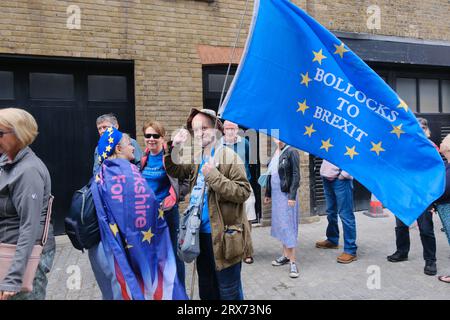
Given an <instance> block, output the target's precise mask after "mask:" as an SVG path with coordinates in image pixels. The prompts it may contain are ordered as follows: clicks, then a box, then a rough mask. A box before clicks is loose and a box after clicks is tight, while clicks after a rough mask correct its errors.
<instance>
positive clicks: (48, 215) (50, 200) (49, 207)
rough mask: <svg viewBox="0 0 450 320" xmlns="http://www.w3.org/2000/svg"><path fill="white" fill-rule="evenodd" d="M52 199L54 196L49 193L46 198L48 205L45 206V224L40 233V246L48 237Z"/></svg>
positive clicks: (43, 244)
mask: <svg viewBox="0 0 450 320" xmlns="http://www.w3.org/2000/svg"><path fill="white" fill-rule="evenodd" d="M53 199H55V197H54V196H53V195H50V196H49V198H48V206H47V215H46V217H45V226H44V234H43V235H42V240H41V242H42V246H45V244H46V243H47V239H48V230H49V229H50V220H51V217H52V206H53Z"/></svg>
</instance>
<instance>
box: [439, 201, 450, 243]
mask: <svg viewBox="0 0 450 320" xmlns="http://www.w3.org/2000/svg"><path fill="white" fill-rule="evenodd" d="M436 209H437V212H438V214H439V217H440V218H441V221H442V225H443V226H444V231H445V234H446V235H447V240H448V244H449V245H450V203H444V204H438V205H437V206H436Z"/></svg>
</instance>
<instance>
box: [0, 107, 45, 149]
mask: <svg viewBox="0 0 450 320" xmlns="http://www.w3.org/2000/svg"><path fill="white" fill-rule="evenodd" d="M0 125H2V126H3V127H6V128H8V129H11V130H13V131H14V133H15V135H16V137H17V139H18V140H19V141H20V144H21V148H24V147H26V146H29V145H30V144H32V143H33V141H34V139H36V136H37V135H38V125H37V123H36V120H35V119H34V117H33V116H32V115H31V114H30V113H28V112H27V111H25V110H23V109H17V108H6V109H0Z"/></svg>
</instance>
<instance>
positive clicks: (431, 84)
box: [419, 79, 439, 113]
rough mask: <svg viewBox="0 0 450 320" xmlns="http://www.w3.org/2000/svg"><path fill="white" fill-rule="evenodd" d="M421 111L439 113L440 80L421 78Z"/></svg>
mask: <svg viewBox="0 0 450 320" xmlns="http://www.w3.org/2000/svg"><path fill="white" fill-rule="evenodd" d="M419 97H420V112H421V113H439V80H433V79H419Z"/></svg>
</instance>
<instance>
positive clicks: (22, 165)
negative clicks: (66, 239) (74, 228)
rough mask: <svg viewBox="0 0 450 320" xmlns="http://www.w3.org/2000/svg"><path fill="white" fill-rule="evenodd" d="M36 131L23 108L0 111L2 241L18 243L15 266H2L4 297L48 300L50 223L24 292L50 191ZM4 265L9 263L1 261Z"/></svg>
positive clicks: (52, 253)
mask: <svg viewBox="0 0 450 320" xmlns="http://www.w3.org/2000/svg"><path fill="white" fill-rule="evenodd" d="M37 134H38V126H37V123H36V120H35V119H34V118H33V116H32V115H31V114H29V113H28V112H27V111H25V110H22V109H16V108H6V109H2V110H0V155H1V156H0V208H1V209H0V243H2V244H13V245H16V253H15V256H14V258H13V261H12V264H11V265H10V266H9V268H8V267H7V265H6V266H5V265H3V266H2V265H0V269H3V270H5V269H6V268H7V271H6V274H5V276H4V277H3V279H0V300H8V299H13V300H28V299H31V300H44V299H45V295H46V288H47V273H49V272H50V269H51V267H52V264H53V258H54V256H55V240H54V236H53V229H52V226H51V225H50V229H49V232H48V238H47V243H46V244H45V246H44V248H43V251H42V254H41V259H40V261H39V265H38V268H37V270H36V274H35V277H34V281H33V290H32V291H31V292H25V291H22V290H23V289H22V287H23V281H22V280H23V277H24V274H25V269H26V266H27V263H28V260H29V257H30V255H31V252H32V249H33V246H34V245H36V244H40V242H41V239H42V235H43V233H44V225H45V221H46V217H47V208H48V205H49V199H50V193H51V180H50V174H49V172H48V170H47V167H46V166H45V164H44V163H43V162H42V161H41V159H39V158H38V157H37V156H36V154H35V153H34V152H33V151H32V150H31V148H30V147H29V145H30V144H31V143H33V141H34V139H35V138H36V136H37ZM0 263H5V262H0Z"/></svg>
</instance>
